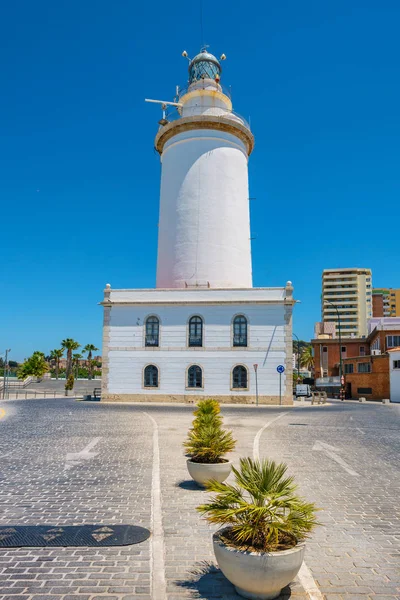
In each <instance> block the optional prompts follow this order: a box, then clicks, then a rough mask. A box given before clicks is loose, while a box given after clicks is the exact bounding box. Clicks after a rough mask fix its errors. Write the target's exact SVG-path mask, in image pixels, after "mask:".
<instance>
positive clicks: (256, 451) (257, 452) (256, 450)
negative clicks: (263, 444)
mask: <svg viewBox="0 0 400 600" xmlns="http://www.w3.org/2000/svg"><path fill="white" fill-rule="evenodd" d="M287 414H288V413H282V414H280V415H278V416H277V417H275V419H271V421H268V423H266V424H265V425H264V426H263V427H261V429H260V430H259V431H258V432H257V435H256V437H255V438H254V443H253V458H254V460H260V438H261V436H262V434H263V433H264V430H265V429H267V427H269V426H270V425H272V423H274V422H275V421H277V420H278V419H280V418H281V417H284V416H285V415H287Z"/></svg>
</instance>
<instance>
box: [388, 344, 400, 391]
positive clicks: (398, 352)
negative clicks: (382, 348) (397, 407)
mask: <svg viewBox="0 0 400 600" xmlns="http://www.w3.org/2000/svg"><path fill="white" fill-rule="evenodd" d="M389 374H390V401H391V402H400V347H398V348H392V349H391V350H389Z"/></svg>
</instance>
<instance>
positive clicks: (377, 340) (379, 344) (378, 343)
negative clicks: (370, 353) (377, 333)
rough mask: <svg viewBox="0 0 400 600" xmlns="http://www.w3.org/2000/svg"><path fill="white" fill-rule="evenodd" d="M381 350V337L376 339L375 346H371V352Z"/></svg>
mask: <svg viewBox="0 0 400 600" xmlns="http://www.w3.org/2000/svg"><path fill="white" fill-rule="evenodd" d="M380 349H381V340H380V338H379V337H377V338H376V340H374V342H373V344H372V345H371V350H380Z"/></svg>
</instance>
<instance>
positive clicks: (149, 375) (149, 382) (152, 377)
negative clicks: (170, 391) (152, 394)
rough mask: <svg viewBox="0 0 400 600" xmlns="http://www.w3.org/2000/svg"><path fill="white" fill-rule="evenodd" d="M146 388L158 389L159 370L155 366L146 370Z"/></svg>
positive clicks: (148, 366)
mask: <svg viewBox="0 0 400 600" xmlns="http://www.w3.org/2000/svg"><path fill="white" fill-rule="evenodd" d="M144 387H158V369H157V367H156V366H155V365H147V367H146V368H145V370H144Z"/></svg>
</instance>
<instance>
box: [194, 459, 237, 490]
mask: <svg viewBox="0 0 400 600" xmlns="http://www.w3.org/2000/svg"><path fill="white" fill-rule="evenodd" d="M186 464H187V468H188V471H189V475H190V477H191V478H192V479H194V480H195V482H196V483H198V484H199V485H201V486H202V487H205V484H206V482H207V481H209V480H210V479H216V480H217V481H219V482H220V483H222V482H223V481H225V479H226V478H227V477H229V474H230V472H231V469H232V463H231V462H229V461H228V460H227V461H226V462H223V463H196V462H193V461H192V460H191V459H190V458H189V459H188V460H187V461H186Z"/></svg>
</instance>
